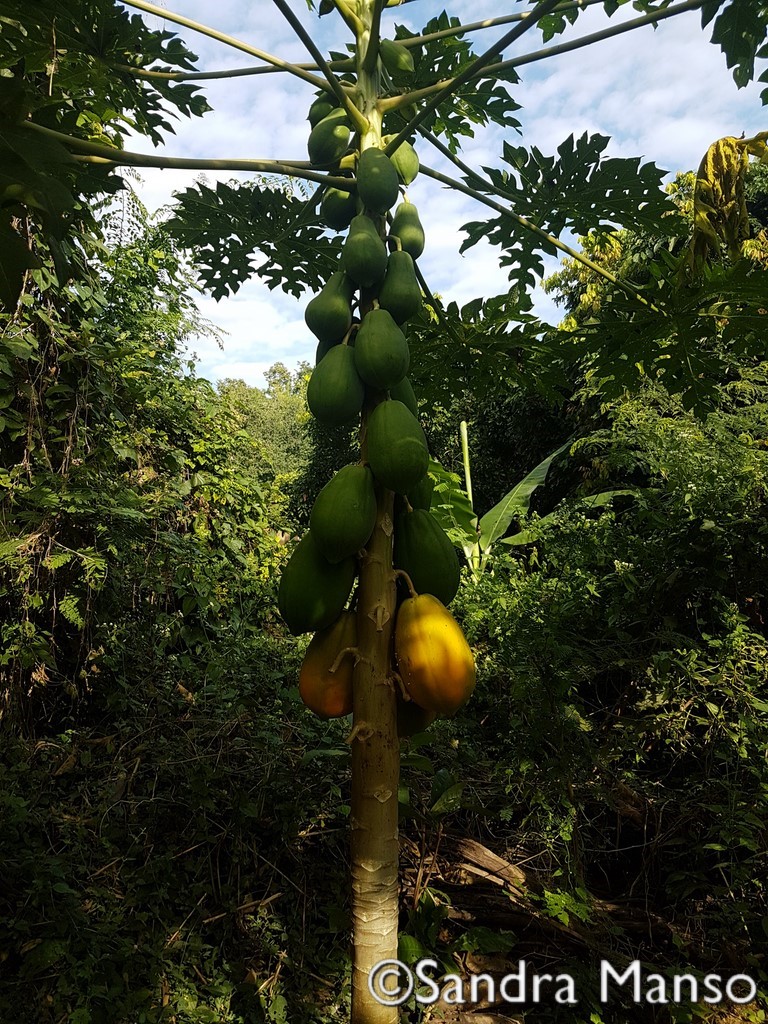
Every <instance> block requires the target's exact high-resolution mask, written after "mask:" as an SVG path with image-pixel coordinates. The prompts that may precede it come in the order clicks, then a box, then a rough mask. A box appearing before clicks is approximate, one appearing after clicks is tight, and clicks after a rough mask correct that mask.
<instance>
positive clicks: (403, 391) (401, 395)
mask: <svg viewBox="0 0 768 1024" xmlns="http://www.w3.org/2000/svg"><path fill="white" fill-rule="evenodd" d="M389 397H390V398H394V399H396V400H397V401H398V402H402V403H403V405H404V406H405V407H406V409H408V410H410V412H412V413H413V415H414V416H415V417H416V418H417V419H418V416H419V404H418V402H417V401H416V395H415V394H414V392H413V386H412V384H411V382H410V381H409V380H408V378H407V377H403V379H402V380H401V381H400V383H399V384H395V385H394V386H393V387H391V388H390V389H389Z"/></svg>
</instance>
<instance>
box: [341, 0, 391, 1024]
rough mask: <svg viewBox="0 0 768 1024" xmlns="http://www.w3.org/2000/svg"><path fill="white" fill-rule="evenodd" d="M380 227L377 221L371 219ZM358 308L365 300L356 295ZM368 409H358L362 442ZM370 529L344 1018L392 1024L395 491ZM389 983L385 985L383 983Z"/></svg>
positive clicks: (373, 106)
mask: <svg viewBox="0 0 768 1024" xmlns="http://www.w3.org/2000/svg"><path fill="white" fill-rule="evenodd" d="M377 2H378V4H379V5H381V3H382V0H361V2H360V3H359V4H358V7H357V13H358V17H359V18H360V21H361V25H362V28H361V30H360V32H359V34H358V39H357V64H358V86H359V90H360V96H359V100H358V102H359V105H360V109H361V110H362V112H363V114H364V115H365V116H366V118H367V119H368V123H369V129H368V131H367V132H366V133H365V135H364V136H363V137H362V138H361V139H360V152H362V151H363V150H364V149H367V148H368V147H370V146H378V145H380V142H381V114H380V112H379V110H378V108H377V100H378V97H379V76H378V71H377V70H376V66H375V62H374V66H373V67H368V66H367V62H365V53H366V51H367V48H368V46H369V45H371V44H372V45H374V46H377V45H378V39H377V38H373V39H372V36H373V37H376V36H377V35H378V24H377V23H378V19H377V18H376V16H375V15H376V10H375V8H376V4H377ZM379 227H380V230H383V220H382V223H381V225H379ZM363 299H364V300H366V299H367V302H364V304H363V306H362V308H361V310H360V314H361V316H362V315H363V314H364V313H365V312H366V306H367V307H370V299H371V297H370V296H365V295H364V296H363ZM371 408H372V407H371V406H366V408H365V409H364V411H363V420H362V426H361V443H362V451H363V457H365V431H366V424H367V418H368V414H369V413H370V411H371ZM377 499H378V511H377V517H376V526H375V528H374V531H373V534H372V536H371V539H370V541H369V543H368V546H367V549H366V553H365V557H364V558H363V561H362V565H361V568H360V581H359V595H358V601H357V617H358V622H357V625H358V653H359V661H358V663H357V666H356V668H355V674H354V718H353V740H352V811H351V843H352V851H351V852H352V928H353V957H352V1018H351V1019H352V1024H396V1021H397V1020H398V1011H397V1007H394V1006H384V1005H382V1004H381V1003H380V1002H378V1001H377V1000H376V999H375V998H374V996H373V994H372V993H371V991H370V989H369V984H368V981H369V977H370V974H371V969H372V968H373V967H374V965H375V964H377V963H379V962H380V961H382V960H391V959H394V958H395V957H396V956H397V918H398V831H397V808H398V783H399V771H400V751H399V744H398V738H397V717H396V704H395V691H394V686H393V682H392V630H393V626H394V618H395V599H396V595H395V577H394V573H393V570H392V532H393V494H392V492H391V491H387V490H384V489H383V488H378V489H377ZM390 984H391V982H390Z"/></svg>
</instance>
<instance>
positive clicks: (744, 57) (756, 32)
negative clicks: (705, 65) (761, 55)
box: [712, 0, 768, 89]
mask: <svg viewBox="0 0 768 1024" xmlns="http://www.w3.org/2000/svg"><path fill="white" fill-rule="evenodd" d="M767 36H768V19H766V12H765V6H764V5H761V4H759V3H756V2H755V0H731V3H730V4H729V5H728V6H727V7H726V8H724V10H722V11H721V13H720V14H719V15H718V17H717V19H716V21H715V24H714V27H713V30H712V42H713V43H719V44H720V49H721V50H722V51H723V53H724V54H725V61H726V64H727V65H728V67H729V68H733V80H734V82H735V83H736V85H737V86H738V87H739V88H740V89H743V88H744V86H746V85H748V84H749V83H750V82H751V81H752V79H753V78H754V75H755V57H756V56H757V55H758V51H759V50H760V48H761V47H762V46H763V44H764V43H765V41H766V37H767Z"/></svg>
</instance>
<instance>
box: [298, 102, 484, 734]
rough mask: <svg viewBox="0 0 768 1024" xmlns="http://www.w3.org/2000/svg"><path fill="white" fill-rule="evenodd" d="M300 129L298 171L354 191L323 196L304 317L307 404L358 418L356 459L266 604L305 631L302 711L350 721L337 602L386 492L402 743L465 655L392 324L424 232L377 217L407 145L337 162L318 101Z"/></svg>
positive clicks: (412, 215) (329, 417)
mask: <svg viewBox="0 0 768 1024" xmlns="http://www.w3.org/2000/svg"><path fill="white" fill-rule="evenodd" d="M309 120H310V123H311V125H312V130H311V134H310V136H309V142H308V149H309V156H310V160H311V161H312V163H313V164H317V165H318V166H332V167H334V168H338V169H339V170H341V171H343V170H344V169H345V168H349V169H352V168H354V169H355V181H354V184H353V185H351V186H350V190H349V191H348V192H345V191H343V190H340V189H335V188H328V189H327V190H326V191H325V193H324V195H323V198H322V201H321V206H320V215H321V218H322V220H323V222H324V223H325V224H326V225H327V226H328V227H329V228H331V229H332V230H335V231H347V235H346V238H345V240H344V243H343V246H342V250H341V257H340V262H339V266H338V268H337V269H336V270H335V271H334V272H333V273H332V274H331V275H330V277H329V279H328V281H327V283H326V285H325V286H324V288H323V289H322V290H321V291H320V293H319V294H318V295H317V296H315V298H313V299H312V300H311V301H310V302H309V304H308V305H307V308H306V312H305V320H306V323H307V326H308V327H309V329H310V330H311V331H312V333H313V334H314V335H315V337H316V338H317V342H318V344H317V356H316V364H315V369H314V370H313V372H312V375H311V377H310V380H309V384H308V388H307V402H308V405H309V408H310V411H311V412H312V414H313V415H314V416H315V417H316V418H317V419H318V420H319V421H320V422H321V423H323V424H326V425H329V426H341V425H345V424H350V423H353V422H354V421H355V420H356V419H358V418H359V417H360V416H361V414H362V415H363V418H364V429H363V433H362V444H363V459H362V461H361V462H360V463H359V464H354V465H349V466H345V467H344V468H343V469H341V470H339V472H338V473H336V475H335V476H334V477H333V478H332V479H331V480H330V481H329V482H328V483H327V484H326V485H325V486H324V487H323V488H322V490H321V491H320V493H319V494H318V496H317V499H316V501H315V504H314V507H313V509H312V513H311V516H310V524H309V530H308V532H307V533H306V534H305V535H304V537H303V538H302V540H301V541H300V542H299V544H298V546H297V547H296V549H295V551H294V553H293V555H292V556H291V558H290V560H289V562H288V564H287V565H286V567H285V569H284V571H283V575H282V578H281V582H280V589H279V594H278V606H279V609H280V612H281V614H282V616H283V618H284V619H285V621H286V623H287V625H288V627H289V629H290V630H291V631H292V632H293V633H294V634H300V633H306V632H313V633H314V634H315V635H314V637H313V638H312V640H311V642H310V644H309V647H308V649H307V653H306V656H305V659H304V662H303V665H302V668H301V673H300V678H299V691H300V693H301V696H302V699H303V700H304V702H305V704H307V706H308V707H310V708H311V709H312V710H313V711H314V712H315V713H316V714H318V715H320V716H321V717H324V718H330V717H340V716H343V715H347V714H350V713H351V711H352V676H353V671H354V666H355V661H356V654H357V624H356V614H355V611H354V603H355V602H354V599H353V600H352V601H350V596H351V595H352V591H353V587H354V584H355V579H356V577H357V575H358V555H359V554H360V552H362V551H363V550H364V549H365V547H366V545H367V543H368V541H369V539H370V538H371V535H372V533H373V531H374V527H375V526H376V522H377V515H378V494H379V493H380V492H381V491H382V490H384V489H386V490H389V491H393V492H394V493H395V496H396V498H395V516H394V520H395V521H394V530H393V549H392V558H393V566H394V569H395V570H399V571H400V573H401V575H403V578H404V579H406V578H407V580H408V581H409V582H408V591H406V590H403V592H402V593H400V594H399V599H400V601H399V606H398V609H397V613H396V619H395V630H394V643H395V651H394V654H395V661H396V664H397V669H398V673H399V676H400V678H401V680H402V683H403V699H401V700H399V711H398V727H399V729H400V731H401V734H409V733H412V732H413V731H419V730H420V729H422V728H425V727H426V726H427V725H428V724H429V723H430V722H431V721H432V720H433V719H434V718H435V717H436V716H437V715H451V714H453V713H454V712H455V711H456V710H457V709H458V708H459V707H460V706H461V705H462V704H463V703H464V702H465V701H466V700H467V699H468V697H469V695H470V693H471V692H472V689H473V688H474V684H475V668H474V661H473V658H472V654H471V652H470V650H469V647H468V645H467V643H466V640H465V639H464V636H463V634H462V632H461V629H460V628H459V626H458V624H457V623H456V621H455V619H454V618H453V616H452V615H451V614H450V612H449V611H448V610H447V608H446V605H447V604H448V603H449V602H450V601H451V600H452V599H453V597H454V596H455V594H456V592H457V590H458V586H459V563H458V558H457V555H456V551H455V549H454V547H453V545H452V544H451V542H450V540H449V539H448V537H447V536H446V534H445V532H444V531H443V530H442V528H441V527H440V525H439V524H438V522H437V520H436V518H435V517H434V515H432V513H431V512H430V504H431V501H432V491H433V483H432V480H431V477H430V476H429V474H428V472H427V471H428V466H429V451H428V447H427V441H426V437H425V435H424V431H423V429H422V427H421V424H420V423H419V420H418V406H417V402H416V396H415V394H414V391H413V388H412V386H411V384H410V381H409V379H408V376H407V373H408V369H409V364H410V352H409V348H408V342H407V340H406V337H405V334H404V332H403V330H402V327H403V325H404V324H405V322H406V321H407V320H409V319H410V318H411V317H413V316H414V315H415V314H416V313H417V312H419V310H420V309H421V307H422V295H421V288H420V287H419V283H418V279H417V276H416V271H415V265H414V260H416V259H418V257H419V256H420V255H421V253H422V251H423V249H424V231H423V229H422V226H421V223H420V221H419V215H418V211H417V209H416V207H415V205H414V204H413V203H411V202H409V201H408V199H407V197H405V198H403V199H402V201H401V202H400V203H399V205H398V206H397V209H396V210H395V213H394V216H393V217H392V216H391V215H389V211H390V210H391V209H392V207H393V206H395V204H396V203H397V202H398V199H399V198H400V191H401V188H403V189H404V188H405V187H407V186H408V185H409V184H410V183H411V182H412V181H413V179H414V178H415V177H416V174H417V173H418V169H419V164H418V157H417V155H416V153H415V151H414V149H413V148H412V146H410V145H409V144H408V143H407V142H403V143H401V145H400V146H399V147H398V149H397V150H396V151H395V152H394V154H393V156H392V158H390V157H388V156H387V155H386V154H385V153H384V152H383V149H382V148H378V146H375V145H374V146H368V147H367V148H364V149H363V150H362V152H361V153H359V154H358V153H348V152H347V151H348V149H349V147H350V140H351V138H352V131H351V127H350V125H349V122H348V121H347V119H346V113H345V111H344V110H343V108H333V107H331V104H330V101H329V100H327V99H325V98H323V97H320V98H318V100H316V101H315V103H313V104H312V108H311V109H310V113H309ZM387 141H388V139H387V137H386V136H385V137H384V139H383V140H382V145H384V146H385V145H386V143H387ZM388 219H389V220H390V226H389V230H388V232H387V231H386V221H387V220H388ZM356 312H357V313H358V314H359V315H358V316H356V315H355V313H356ZM409 592H410V596H408V593H409Z"/></svg>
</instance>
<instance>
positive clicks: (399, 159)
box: [381, 135, 419, 185]
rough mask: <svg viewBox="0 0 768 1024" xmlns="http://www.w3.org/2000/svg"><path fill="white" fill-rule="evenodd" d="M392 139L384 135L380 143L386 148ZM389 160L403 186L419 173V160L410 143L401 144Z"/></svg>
mask: <svg viewBox="0 0 768 1024" xmlns="http://www.w3.org/2000/svg"><path fill="white" fill-rule="evenodd" d="M394 138H395V136H394V135H385V136H384V138H383V139H382V140H381V141H382V142H383V143H384V145H385V146H386V145H387V144H388V143H389V142H391V141H392V139H394ZM389 159H390V160H391V161H392V166H393V167H394V168H395V170H396V171H397V176H398V178H399V179H400V181H402V183H403V184H404V185H410V184H411V182H412V181H413V179H414V178H415V177H416V175H417V174H418V173H419V158H418V156H417V155H416V150H415V149H414V148H413V146H412V145H411V144H410V142H401V143H400V145H399V146H398V147H397V149H396V150H395V152H394V153H392V155H391V156H390V158H389Z"/></svg>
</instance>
